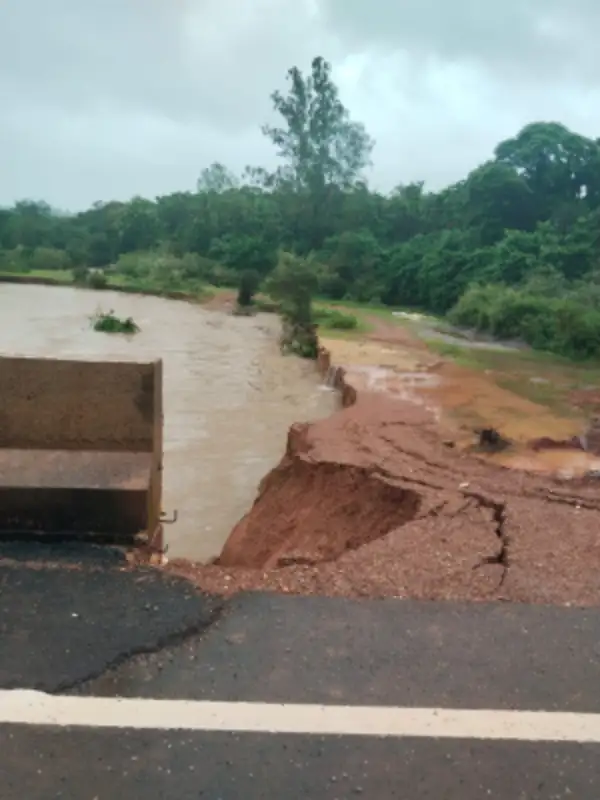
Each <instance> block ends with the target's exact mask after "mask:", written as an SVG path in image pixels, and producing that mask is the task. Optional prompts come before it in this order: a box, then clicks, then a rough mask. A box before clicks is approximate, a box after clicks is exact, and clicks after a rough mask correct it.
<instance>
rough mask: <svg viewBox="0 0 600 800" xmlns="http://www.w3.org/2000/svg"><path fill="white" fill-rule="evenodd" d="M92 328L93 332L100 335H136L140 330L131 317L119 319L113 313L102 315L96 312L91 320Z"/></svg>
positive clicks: (100, 312) (102, 313) (101, 312)
mask: <svg viewBox="0 0 600 800" xmlns="http://www.w3.org/2000/svg"><path fill="white" fill-rule="evenodd" d="M92 327H93V329H94V330H95V331H100V332H102V333H130V334H132V333H138V332H139V330H140V328H139V327H138V325H136V323H135V322H134V321H133V319H132V318H131V317H127V318H126V319H121V318H119V317H117V316H116V315H115V313H114V311H109V312H108V313H104V312H103V311H98V312H97V313H96V314H95V315H94V317H93V318H92Z"/></svg>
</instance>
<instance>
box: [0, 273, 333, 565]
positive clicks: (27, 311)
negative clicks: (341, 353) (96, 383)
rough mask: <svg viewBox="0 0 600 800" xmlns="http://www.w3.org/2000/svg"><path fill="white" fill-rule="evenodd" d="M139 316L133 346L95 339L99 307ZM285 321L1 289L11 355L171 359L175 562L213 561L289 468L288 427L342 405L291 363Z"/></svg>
mask: <svg viewBox="0 0 600 800" xmlns="http://www.w3.org/2000/svg"><path fill="white" fill-rule="evenodd" d="M99 309H101V310H103V311H109V310H111V309H112V310H114V311H115V313H116V314H117V315H118V316H121V317H127V316H131V317H133V319H134V320H135V321H136V322H137V324H138V325H139V326H140V328H141V332H140V333H139V334H137V335H136V336H133V337H123V336H119V335H110V334H101V333H96V332H95V331H93V330H92V328H91V325H90V317H91V316H92V315H93V314H94V313H95V312H96V311H97V310H99ZM278 326H279V323H278V320H277V318H276V317H275V316H274V315H267V314H265V315H258V316H257V317H253V318H247V317H232V316H229V315H226V314H224V313H220V312H213V311H207V310H206V309H203V308H202V307H199V306H194V305H191V304H187V303H182V302H176V301H172V300H163V299H160V298H154V297H142V296H136V295H125V294H119V293H115V292H90V291H84V290H79V289H73V288H68V287H65V288H50V287H44V286H17V285H11V284H2V285H0V353H2V354H6V355H24V356H42V357H52V358H82V359H92V360H94V359H97V360H102V359H108V360H129V359H130V360H134V361H135V360H139V361H147V360H151V359H154V358H162V359H163V360H164V411H165V431H164V442H165V444H164V449H165V460H164V501H163V507H164V509H165V512H166V513H167V514H170V512H172V511H173V510H174V509H177V510H178V512H179V518H178V521H177V522H176V523H175V524H174V525H170V526H168V528H167V531H166V533H167V541H168V544H169V556H171V557H174V556H179V557H189V558H194V559H198V560H203V561H205V560H209V559H211V558H213V557H214V556H216V555H218V554H219V552H220V550H221V547H222V545H223V543H224V541H225V539H226V537H227V535H228V534H229V532H230V530H231V529H232V528H233V526H234V525H235V523H236V522H237V521H238V520H239V519H240V517H241V516H243V514H244V513H245V512H246V511H247V510H248V509H249V508H250V506H251V504H252V502H253V501H254V498H255V496H256V490H257V486H258V484H259V482H260V480H261V479H262V478H263V477H264V475H265V474H266V473H267V472H268V471H269V470H270V469H271V468H272V467H273V466H275V464H277V463H278V461H279V460H280V458H281V456H282V453H283V452H284V449H285V443H286V436H287V431H288V428H289V426H290V425H291V424H292V423H294V422H298V421H308V420H314V419H318V418H321V417H324V416H328V415H329V414H330V413H331V412H332V411H333V410H334V409H335V408H336V407H337V396H336V394H335V393H334V392H332V391H328V390H327V389H326V388H325V387H324V386H323V385H322V383H321V381H320V379H319V377H318V376H317V374H316V371H315V368H314V365H313V364H312V363H310V362H303V361H300V360H299V359H295V358H285V357H283V356H282V355H281V354H280V353H279V349H278V347H277V332H278Z"/></svg>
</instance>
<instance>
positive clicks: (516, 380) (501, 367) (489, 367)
mask: <svg viewBox="0 0 600 800" xmlns="http://www.w3.org/2000/svg"><path fill="white" fill-rule="evenodd" d="M424 341H425V343H426V344H427V346H428V348H429V349H430V350H433V351H434V352H436V353H439V355H440V356H442V357H444V358H448V359H451V360H452V361H454V362H455V363H457V364H460V365H462V366H465V367H468V368H470V369H475V370H479V371H481V372H487V373H489V374H490V377H491V378H492V379H493V380H494V381H495V383H496V384H497V385H498V386H500V387H502V388H503V389H507V390H509V391H511V392H514V394H517V395H519V396H520V397H524V398H526V399H527V400H531V401H532V402H534V403H538V404H539V405H542V406H545V407H547V408H550V409H552V410H553V411H556V412H559V413H561V414H566V415H573V414H577V413H579V412H577V410H576V409H574V408H573V405H572V404H571V403H570V402H569V394H570V392H572V391H575V390H577V389H583V388H590V387H599V388H600V363H599V362H597V361H588V362H583V363H582V362H580V361H571V360H569V359H568V358H565V357H563V356H557V355H554V354H552V353H546V352H543V351H539V350H510V351H509V350H498V349H492V348H469V347H466V346H465V347H463V346H461V345H457V344H450V343H448V342H440V341H437V340H431V339H429V340H428V339H424Z"/></svg>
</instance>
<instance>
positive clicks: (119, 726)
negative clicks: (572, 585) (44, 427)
mask: <svg viewBox="0 0 600 800" xmlns="http://www.w3.org/2000/svg"><path fill="white" fill-rule="evenodd" d="M0 635H1V639H2V647H1V648H0V766H1V769H2V775H3V784H2V797H3V800H13V798H14V799H15V800H16V798H19V799H21V798H23V797H27V798H28V800H42V798H43V800H49V798H59V797H60V798H77V800H79V798H89V800H93V798H97V800H104V798H113V797H117V796H118V797H127V798H142V797H143V798H145V800H155V798H156V799H158V798H165V799H166V798H180V797H181V798H196V797H198V798H210V799H211V800H215V799H216V798H223V800H233V798H238V797H244V798H249V799H250V800H254V799H255V798H279V797H286V798H292V799H293V798H306V800H321V798H323V799H325V798H327V800H333V798H340V800H342V799H343V800H346V799H347V798H351V797H354V796H357V797H358V796H364V797H369V798H382V800H383V799H384V798H386V799H387V798H395V797H398V798H403V797H411V798H432V799H433V798H435V799H436V800H439V798H448V800H471V799H473V800H475V798H483V797H485V798H489V797H491V798H501V799H502V800H515V798H544V799H545V800H550V798H553V799H555V798H573V797H576V798H578V800H587V799H588V798H589V800H593V799H594V798H597V797H598V796H599V792H600V697H599V696H598V692H597V687H598V684H599V679H600V666H599V665H600V645H599V644H598V643H599V642H600V615H599V614H598V612H597V611H596V610H595V609H587V610H583V609H575V608H551V607H541V606H539V607H536V606H525V605H512V604H475V603H473V604H468V603H451V602H446V603H444V602H440V603H435V602H418V601H410V600H395V599H386V600H348V599H342V598H322V597H314V598H310V597H291V596H282V595H276V594H268V593H250V594H241V595H238V596H236V597H233V598H231V599H229V600H223V599H218V598H215V597H210V596H207V595H203V594H202V593H198V592H196V591H194V590H193V589H191V588H190V585H189V584H188V583H187V582H185V581H183V580H180V579H177V578H173V577H168V576H165V575H164V574H163V573H161V572H159V571H153V570H149V569H135V570H131V569H130V568H128V567H126V566H125V564H124V563H123V562H122V560H121V559H120V557H119V555H118V554H117V553H114V552H112V551H106V552H105V553H104V555H103V556H102V557H101V558H98V557H97V554H96V553H91V552H90V551H88V550H85V551H83V550H81V549H80V548H78V547H75V546H73V547H71V548H65V549H64V550H63V552H62V553H61V556H60V560H58V558H56V559H55V563H53V564H49V563H48V561H47V557H46V551H44V550H43V549H41V548H38V549H37V550H36V551H32V550H30V549H28V550H27V552H25V551H24V549H23V548H22V547H21V546H19V547H18V546H11V547H8V546H7V545H5V546H4V549H3V551H2V553H0ZM10 690H12V691H10ZM39 691H42V692H43V693H44V694H38V693H37V692H39ZM118 698H126V699H125V700H120V699H118Z"/></svg>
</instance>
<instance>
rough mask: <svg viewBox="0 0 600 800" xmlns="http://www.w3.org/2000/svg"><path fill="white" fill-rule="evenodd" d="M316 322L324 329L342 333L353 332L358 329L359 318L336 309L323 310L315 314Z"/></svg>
mask: <svg viewBox="0 0 600 800" xmlns="http://www.w3.org/2000/svg"><path fill="white" fill-rule="evenodd" d="M315 321H316V322H317V324H318V325H320V326H323V327H324V328H333V329H334V330H340V331H352V330H355V329H356V328H357V327H358V318H357V317H355V316H354V314H345V313H344V312H343V311H338V310H337V309H335V308H321V309H319V310H318V311H317V312H316V314H315Z"/></svg>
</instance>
